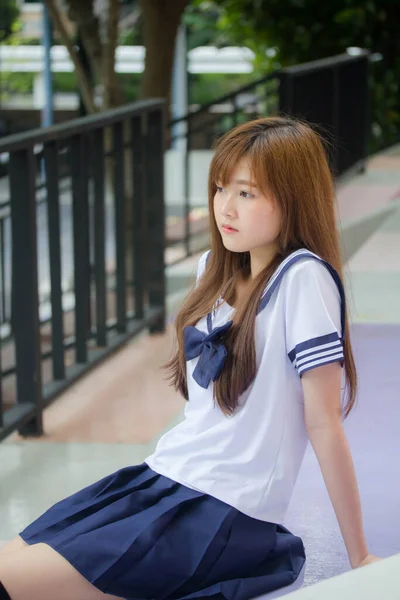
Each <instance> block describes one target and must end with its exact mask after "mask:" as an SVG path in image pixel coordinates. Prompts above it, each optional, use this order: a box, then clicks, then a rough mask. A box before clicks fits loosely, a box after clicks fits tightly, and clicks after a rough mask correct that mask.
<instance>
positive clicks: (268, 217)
mask: <svg viewBox="0 0 400 600" xmlns="http://www.w3.org/2000/svg"><path fill="white" fill-rule="evenodd" d="M249 217H250V219H251V224H252V228H254V229H253V230H254V231H255V232H257V233H258V234H259V235H261V236H263V235H267V236H268V237H270V236H272V237H277V236H278V235H279V233H280V230H281V218H280V211H279V210H278V209H277V208H276V207H273V206H271V205H267V206H265V205H262V206H259V207H257V208H256V210H253V211H251V213H250V214H249Z"/></svg>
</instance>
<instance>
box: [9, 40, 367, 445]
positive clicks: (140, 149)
mask: <svg viewBox="0 0 400 600" xmlns="http://www.w3.org/2000/svg"><path fill="white" fill-rule="evenodd" d="M368 105H369V102H368V53H367V52H363V53H362V54H360V55H359V56H356V57H351V56H347V55H344V56H339V57H333V58H331V59H327V60H323V61H316V62H313V63H309V64H306V65H299V66H296V67H291V68H288V69H283V70H281V71H278V72H275V73H272V74H269V75H268V76H266V77H264V78H262V79H260V80H258V81H256V82H253V83H251V84H249V85H247V86H245V87H243V88H241V89H240V90H238V91H237V92H235V93H232V94H228V95H226V96H224V97H222V98H219V99H217V100H215V101H214V102H212V103H209V104H208V105H205V106H202V107H200V108H198V109H196V110H193V111H192V112H191V113H189V114H188V115H187V116H185V117H184V118H182V119H178V120H175V121H173V122H171V123H170V124H169V131H170V133H171V135H170V140H171V142H172V144H174V143H176V142H177V141H178V140H182V139H184V140H185V149H184V152H183V158H184V160H183V167H184V168H183V175H184V186H183V187H184V194H183V196H184V198H183V202H182V201H181V202H180V210H181V216H180V222H179V223H178V226H176V225H175V226H173V227H171V226H170V223H169V220H168V215H167V214H166V213H167V211H166V207H165V206H164V139H165V125H164V120H163V111H164V107H163V104H162V103H161V102H159V101H147V102H142V103H137V104H134V105H130V106H126V107H124V108H120V109H116V110H113V111H108V112H106V113H101V114H97V115H93V116H90V117H85V118H84V119H78V120H73V121H69V122H67V123H65V124H63V125H59V126H55V127H52V128H49V129H45V130H37V131H34V132H31V133H27V134H22V135H16V136H11V137H8V138H4V139H3V140H2V141H0V157H1V156H4V155H8V157H9V163H8V165H5V170H6V172H7V174H8V177H5V178H2V179H0V334H1V335H0V340H1V343H2V352H1V354H0V356H1V358H2V361H0V363H1V362H2V364H0V440H1V439H2V438H4V437H6V436H7V435H8V434H9V433H10V432H12V431H14V430H18V431H20V433H21V434H23V435H28V434H36V435H37V434H40V433H41V432H42V412H43V409H44V408H45V407H46V406H47V405H48V404H49V403H50V402H51V401H52V400H53V399H54V398H55V396H56V395H57V394H58V393H59V392H60V391H62V390H63V389H65V388H66V387H67V386H69V385H70V384H71V383H72V382H73V381H74V380H76V379H77V378H78V377H79V376H80V375H81V374H82V373H84V372H86V371H87V370H88V369H89V368H91V367H92V366H93V365H94V364H96V363H97V362H98V361H99V360H101V359H103V358H104V357H106V356H107V355H108V354H109V353H111V352H113V351H114V350H115V349H116V348H118V347H119V346H120V345H121V344H123V343H124V342H125V341H126V340H128V339H129V338H130V337H131V336H133V335H135V334H136V333H138V332H139V331H141V330H142V329H143V328H146V327H147V328H149V329H150V331H162V330H163V327H164V322H165V301H166V298H165V296H166V286H165V265H166V263H168V264H170V265H172V264H173V263H174V262H179V261H181V260H182V259H184V258H186V257H188V256H190V255H191V254H193V253H195V252H197V251H199V250H201V249H202V248H203V247H205V246H207V245H208V243H209V242H208V231H207V230H208V215H207V198H206V197H204V207H203V208H204V211H203V213H202V217H201V218H200V219H198V218H196V219H195V218H193V214H194V208H196V210H197V209H198V207H193V206H192V205H191V201H190V187H191V181H190V176H191V175H190V173H191V170H190V169H189V163H190V156H191V154H192V152H193V151H195V150H199V149H200V150H209V151H210V150H212V147H213V144H214V141H215V140H216V139H217V138H218V137H219V136H220V135H221V134H223V133H224V132H226V131H228V130H229V129H230V128H232V127H233V126H234V125H237V124H239V123H242V122H245V121H247V120H250V119H254V118H257V117H260V116H267V115H275V114H278V113H279V112H281V113H285V114H289V115H294V116H297V117H301V118H303V119H306V120H308V121H310V122H312V123H314V124H316V125H317V126H318V127H319V128H320V130H321V132H322V133H323V135H326V136H327V138H328V140H329V142H330V144H331V151H330V157H331V162H332V168H333V170H334V172H335V174H336V175H341V174H343V173H344V172H345V171H347V170H348V169H350V168H354V167H357V168H362V166H363V164H364V161H365V159H366V157H367V144H368V136H369V127H370V119H369V108H368ZM182 125H183V127H184V131H183V132H182V131H181V132H179V131H178V132H177V131H176V129H177V127H181V126H182ZM204 176H205V177H206V172H205V173H204ZM178 220H179V219H178ZM178 247H180V249H181V251H179V252H178V253H175V254H174V252H172V253H171V250H174V249H175V248H178Z"/></svg>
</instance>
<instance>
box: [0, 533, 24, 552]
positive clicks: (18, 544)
mask: <svg viewBox="0 0 400 600" xmlns="http://www.w3.org/2000/svg"><path fill="white" fill-rule="evenodd" d="M28 547H29V544H27V543H26V542H24V540H23V539H22V538H21V537H20V536H19V535H18V536H17V537H16V538H14V539H13V540H11V542H7V543H6V544H5V545H4V546H0V556H3V555H6V554H10V553H11V552H20V551H21V550H23V549H24V548H28Z"/></svg>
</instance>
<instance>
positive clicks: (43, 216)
mask: <svg viewBox="0 0 400 600" xmlns="http://www.w3.org/2000/svg"><path fill="white" fill-rule="evenodd" d="M163 113H164V104H163V103H162V102H160V101H147V102H141V103H137V104H134V105H130V106H127V107H124V108H121V109H117V110H113V111H108V112H106V113H101V114H98V115H92V116H90V117H86V118H84V119H77V120H74V121H70V122H68V123H66V124H63V125H59V126H55V127H51V128H49V129H43V130H37V131H34V132H31V133H27V134H22V135H15V136H11V137H8V138H5V139H4V140H3V141H0V153H8V155H9V164H8V172H9V177H8V180H7V181H8V182H9V196H10V199H9V200H10V201H9V202H7V201H6V202H3V203H2V206H1V210H2V213H1V215H0V250H1V262H0V264H1V268H0V286H1V290H0V299H1V319H2V325H3V332H2V334H3V335H2V337H3V339H2V350H3V352H2V358H3V365H1V380H0V440H1V439H3V438H4V437H6V436H7V435H8V434H9V433H11V432H12V431H14V430H16V429H17V430H19V431H20V433H21V434H23V435H29V434H32V435H39V434H41V433H42V416H43V409H44V408H45V407H46V406H47V405H48V404H49V403H50V402H51V401H52V399H53V398H54V397H55V396H56V395H57V394H58V393H59V392H60V391H62V390H63V389H65V388H66V387H67V386H68V385H70V384H71V383H72V382H73V381H74V380H75V379H76V378H77V377H79V376H80V375H82V373H84V372H85V371H87V370H88V369H89V368H91V367H92V366H93V365H94V364H96V363H97V362H98V361H100V360H101V359H103V358H105V357H106V356H107V355H108V354H110V353H111V352H113V351H114V350H115V349H116V348H118V347H119V346H120V345H121V344H123V343H124V342H126V341H127V340H128V339H129V338H130V337H132V336H133V335H135V334H137V333H138V332H139V331H141V330H142V329H144V328H149V330H150V331H151V332H156V331H162V330H163V329H164V324H165V268H164V249H165V237H164V179H163V172H164V132H165V125H164V116H163ZM65 181H66V182H67V185H60V182H64V183H65ZM3 183H4V182H3ZM2 192H3V195H7V190H4V189H3V190H2ZM67 213H69V218H66V215H67ZM65 224H67V227H66V226H65ZM68 224H69V226H68ZM107 230H108V231H107ZM38 246H44V247H45V249H46V252H45V254H46V260H45V261H44V262H45V263H46V264H39V261H38V256H39V255H40V256H42V258H43V252H41V253H38ZM42 250H43V248H42ZM42 262H43V260H42ZM46 269H47V273H48V288H49V290H48V291H49V298H48V300H49V302H48V306H47V308H46V306H45V302H44V301H43V299H42V302H40V296H42V295H43V294H44V293H45V291H44V290H39V285H38V280H39V278H38V272H39V270H41V271H42V274H43V272H44V271H46ZM65 270H66V271H68V272H69V278H72V281H68V277H67V280H66V278H65V277H63V271H65ZM45 279H46V278H45ZM40 280H41V281H42V280H43V277H42V278H40ZM71 284H72V285H71ZM11 291H12V292H11ZM45 309H46V310H45ZM46 311H47V317H46V314H45V313H46ZM6 326H8V329H9V331H4V327H6ZM7 335H8V338H9V339H8V341H7V343H5V342H4V338H5V337H7ZM4 363H6V364H4Z"/></svg>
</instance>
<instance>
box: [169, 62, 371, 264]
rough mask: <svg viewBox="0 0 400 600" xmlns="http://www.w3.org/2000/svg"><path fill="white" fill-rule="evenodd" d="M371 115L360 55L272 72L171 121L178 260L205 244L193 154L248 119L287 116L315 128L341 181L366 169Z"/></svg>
mask: <svg viewBox="0 0 400 600" xmlns="http://www.w3.org/2000/svg"><path fill="white" fill-rule="evenodd" d="M369 112H370V111H369V53H368V52H367V51H361V52H360V53H359V54H358V55H357V56H350V55H348V54H343V55H339V56H334V57H332V58H328V59H323V60H318V61H313V62H310V63H307V64H303V65H296V66H293V67H289V68H285V69H281V70H279V71H275V72H273V73H271V74H269V75H267V76H266V77H263V78H262V79H259V80H257V81H255V82H253V83H251V84H249V85H247V86H245V87H242V88H241V89H239V90H237V91H235V92H233V93H231V94H227V95H225V96H223V97H222V98H218V99H216V100H215V101H213V102H210V103H209V104H206V105H204V106H201V107H200V108H197V109H195V110H193V111H192V112H190V113H189V114H188V115H186V116H184V117H182V118H180V119H175V120H174V121H172V122H171V123H170V124H169V127H170V129H171V131H172V132H173V133H172V142H177V141H178V140H182V139H183V140H184V141H185V144H184V146H185V149H184V164H185V169H184V177H185V180H184V190H185V194H184V202H183V206H182V217H181V218H182V224H183V227H182V229H183V228H184V231H183V234H182V235H181V236H180V238H179V239H175V241H174V243H175V244H177V245H178V244H180V246H181V247H182V255H181V257H180V258H179V260H182V259H183V258H185V257H187V256H190V255H191V254H193V252H196V251H198V250H200V249H202V245H201V242H202V240H205V245H206V244H207V238H206V237H205V233H206V228H207V216H206V214H207V207H206V201H207V199H206V198H204V202H205V204H204V218H203V228H201V227H199V226H198V225H197V227H196V229H195V228H194V226H193V223H194V222H195V221H194V219H192V218H191V215H192V213H193V210H194V207H193V206H192V205H191V202H190V188H191V181H190V169H189V161H190V154H191V153H192V152H193V150H195V149H202V150H211V149H212V147H213V144H214V142H215V140H216V139H217V138H218V137H219V136H220V135H222V134H223V133H225V132H226V131H228V130H229V129H231V128H232V127H234V126H235V125H238V124H240V123H243V122H245V121H248V120H250V119H255V118H258V117H262V116H269V115H277V114H285V115H290V116H294V117H298V118H301V119H303V120H305V121H308V122H310V123H312V124H314V125H315V126H316V128H317V130H318V131H319V132H320V133H321V134H322V136H323V137H324V138H325V140H326V142H327V150H328V155H329V158H330V162H331V167H332V170H333V173H334V175H335V176H336V177H339V176H342V175H343V174H344V173H346V172H347V171H348V170H349V169H359V170H362V169H363V168H364V164H365V160H366V158H367V156H368V141H369V135H370V128H371V119H370V114H369ZM179 128H180V129H181V131H179ZM177 130H178V131H177ZM205 176H206V174H205Z"/></svg>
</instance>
